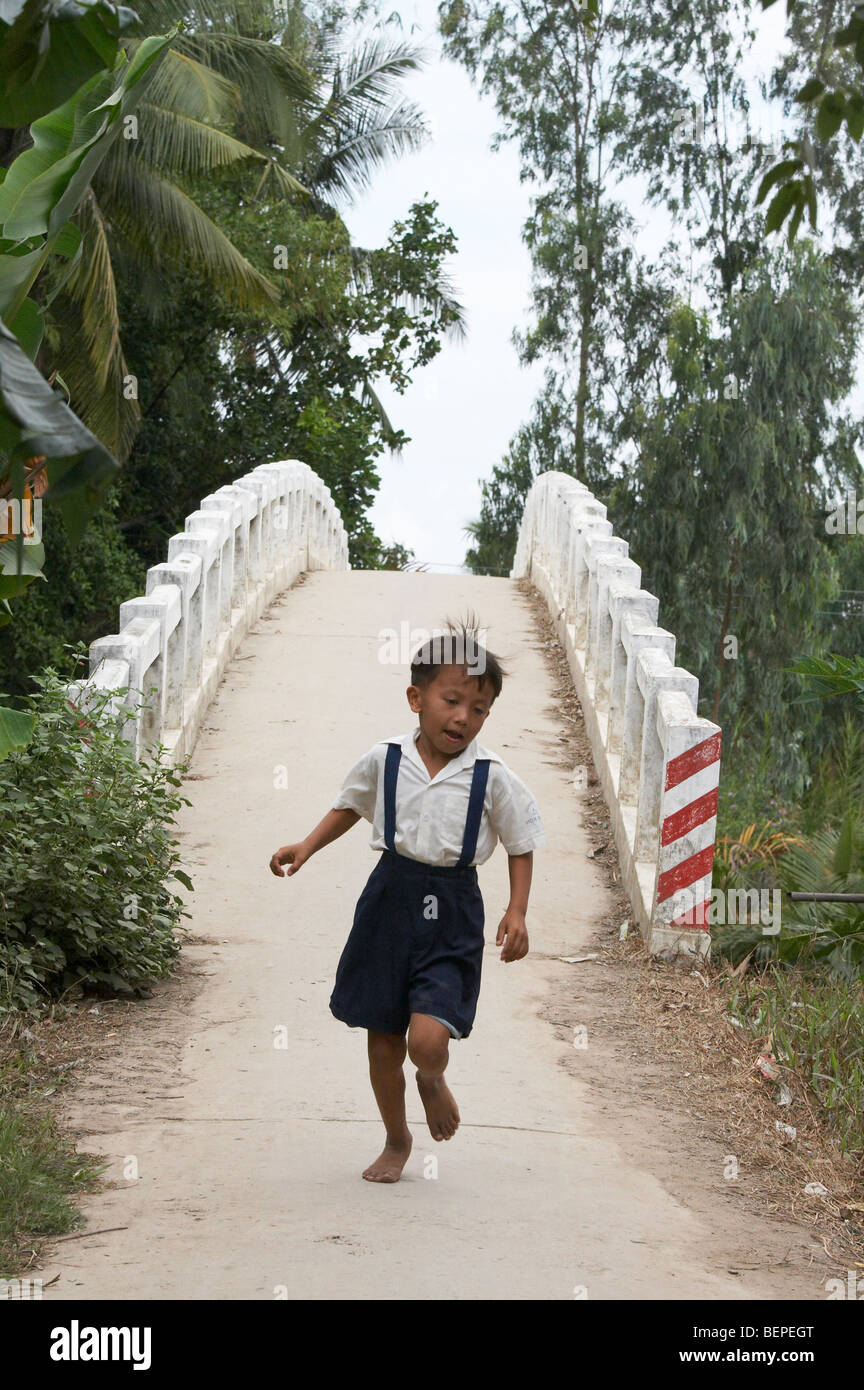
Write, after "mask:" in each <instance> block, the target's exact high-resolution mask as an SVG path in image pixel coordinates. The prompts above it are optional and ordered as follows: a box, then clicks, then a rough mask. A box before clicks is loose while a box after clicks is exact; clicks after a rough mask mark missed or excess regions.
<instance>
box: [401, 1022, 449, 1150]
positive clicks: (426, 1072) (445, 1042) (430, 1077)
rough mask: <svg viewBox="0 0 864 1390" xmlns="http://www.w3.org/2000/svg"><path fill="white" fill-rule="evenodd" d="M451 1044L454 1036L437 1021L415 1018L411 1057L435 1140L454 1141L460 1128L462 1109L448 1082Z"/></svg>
mask: <svg viewBox="0 0 864 1390" xmlns="http://www.w3.org/2000/svg"><path fill="white" fill-rule="evenodd" d="M449 1043H450V1034H449V1032H448V1031H447V1029H446V1028H445V1027H444V1024H443V1023H439V1022H438V1020H437V1018H431V1017H430V1015H429V1014H412V1015H411V1022H410V1024H409V1025H408V1056H409V1057H410V1058H411V1061H412V1062H413V1063H414V1065H415V1067H416V1068H417V1089H418V1091H419V1092H420V1099H421V1100H422V1102H423V1109H424V1110H425V1111H426V1119H427V1121H428V1124H429V1133H430V1134H431V1135H432V1138H433V1139H452V1138H453V1135H454V1134H455V1133H456V1130H457V1129H458V1127H459V1109H458V1107H457V1105H456V1102H455V1100H454V1099H453V1095H452V1093H451V1091H450V1088H449V1086H448V1085H447V1082H446V1081H445V1080H444V1070H445V1068H446V1066H447V1063H448V1062H449V1060H450V1052H449Z"/></svg>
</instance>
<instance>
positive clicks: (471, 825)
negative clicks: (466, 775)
mask: <svg viewBox="0 0 864 1390" xmlns="http://www.w3.org/2000/svg"><path fill="white" fill-rule="evenodd" d="M401 759H402V749H401V748H400V746H399V744H398V743H389V744H388V745H387V758H386V761H385V763H384V843H385V845H386V846H387V848H388V849H389V850H390V852H391V853H392V854H395V853H396V844H395V838H396V780H397V778H398V776H399V763H400V761H401ZM488 778H489V759H488V758H477V759H476V760H475V763H474V775H473V777H472V778H471V792H470V794H469V797H468V814H467V816H466V818H465V834H464V836H463V838H462V853H461V854H460V855H459V862H458V864H457V866H456V867H457V868H459V869H466V868H468V866H469V865H470V863H471V860H472V859H473V858H474V854H475V852H476V850H477V836H478V835H479V833H480V821H481V818H482V815H483V798H484V796H485V795H486V782H487V780H488Z"/></svg>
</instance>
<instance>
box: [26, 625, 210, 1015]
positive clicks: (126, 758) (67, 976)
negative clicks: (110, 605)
mask: <svg viewBox="0 0 864 1390" xmlns="http://www.w3.org/2000/svg"><path fill="white" fill-rule="evenodd" d="M78 655H79V659H80V660H85V654H84V652H83V649H82V648H79V649H78ZM35 679H36V682H37V685H38V687H39V688H38V691H37V692H36V693H35V694H34V695H31V696H29V697H28V700H27V703H28V706H29V707H30V708H31V709H32V710H33V711H34V713H35V714H36V729H35V734H34V738H33V741H32V743H31V744H30V746H29V748H28V749H27V750H26V751H25V752H23V753H22V752H13V753H11V754H10V755H9V756H8V757H7V758H6V759H5V760H4V762H2V763H0V853H2V859H3V867H4V876H3V889H2V898H0V972H2V975H0V1009H16V1008H31V1007H34V1006H35V1005H37V1004H38V1003H39V1002H40V1001H43V1000H44V999H45V998H46V997H48V996H50V995H55V994H57V993H59V992H61V991H62V992H65V991H68V990H70V989H73V988H76V987H81V988H84V989H87V990H95V991H97V992H100V991H101V992H111V993H115V992H120V993H124V994H136V993H140V992H141V990H142V989H144V988H146V986H147V985H148V984H149V983H151V982H152V981H153V980H154V979H156V978H159V977H162V976H164V975H166V974H167V973H168V972H169V970H170V968H171V963H172V962H173V960H174V959H175V957H176V955H177V953H178V951H179V949H180V944H179V940H178V939H177V936H176V935H175V931H176V930H178V929H179V930H182V928H181V927H180V918H181V917H184V916H189V913H188V912H186V911H185V909H184V907H183V900H182V898H181V896H180V895H179V894H177V893H174V892H172V891H171V889H170V887H169V880H170V879H171V878H176V879H180V880H181V881H182V882H183V883H184V884H185V885H186V887H187V888H191V886H192V885H191V883H190V881H189V879H188V877H187V876H186V874H185V873H184V872H183V871H182V869H180V868H179V867H178V866H179V864H180V857H179V855H178V854H177V852H176V844H177V841H176V840H175V839H174V838H173V837H172V835H171V833H170V832H171V826H172V822H173V818H174V815H175V813H176V812H177V810H178V809H179V807H180V805H181V804H186V805H188V804H189V803H188V801H187V799H186V798H185V797H183V796H181V795H180V794H179V792H178V791H177V788H179V787H180V785H181V781H180V777H179V776H178V774H177V771H175V770H173V769H171V768H170V767H167V766H165V765H164V764H162V763H160V762H159V761H158V759H156V758H155V757H150V756H149V755H145V756H144V757H142V759H141V760H140V761H138V762H136V760H135V758H134V755H133V752H132V749H131V745H129V744H128V743H126V742H125V741H124V739H123V738H122V733H121V729H122V718H123V714H122V712H120V713H114V712H113V711H112V709H111V707H110V696H109V694H108V693H105V692H101V693H99V694H97V695H95V696H94V699H93V704H92V707H91V709H90V711H89V712H88V715H86V716H83V715H81V713H80V712H79V710H78V709H77V708H75V707H74V706H73V705H72V704H71V702H70V701H69V700H68V699H67V696H66V689H65V682H64V681H62V680H61V679H60V677H59V676H58V675H57V673H56V671H54V670H53V669H51V668H49V669H48V670H47V671H45V672H44V673H43V674H41V675H39V676H37V677H36V678H35Z"/></svg>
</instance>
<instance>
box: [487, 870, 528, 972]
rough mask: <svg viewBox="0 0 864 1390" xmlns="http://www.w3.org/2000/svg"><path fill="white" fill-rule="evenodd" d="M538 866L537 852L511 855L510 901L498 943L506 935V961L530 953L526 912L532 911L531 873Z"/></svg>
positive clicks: (501, 924)
mask: <svg viewBox="0 0 864 1390" xmlns="http://www.w3.org/2000/svg"><path fill="white" fill-rule="evenodd" d="M533 869H534V851H533V850H528V852H527V854H508V856H507V872H508V873H509V875H510V901H509V903H508V904H507V911H506V912H505V913H504V916H503V917H502V918H501V922H500V924H499V926H498V935H497V937H496V938H495V945H496V946H500V945H501V943H502V941H504V938H505V937H506V938H507V940H506V944H505V946H504V949H503V951H502V952H501V959H502V960H504V961H510V960H521V959H522V957H523V956H527V954H528V929H527V927H526V926H525V914H526V912H527V911H528V894H529V893H530V891H531V874H532V872H533Z"/></svg>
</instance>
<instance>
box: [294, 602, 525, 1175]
mask: <svg viewBox="0 0 864 1390" xmlns="http://www.w3.org/2000/svg"><path fill="white" fill-rule="evenodd" d="M448 629H449V631H448V632H447V634H446V635H443V636H436V637H433V638H432V639H431V641H429V642H427V643H425V644H424V645H423V646H422V647H421V648H420V649H419V650H418V651H417V652H416V653H415V655H414V657H413V659H412V662H411V682H412V683H411V685H410V686H409V687H408V690H407V692H406V693H407V696H408V704H409V705H410V707H411V709H412V710H413V711H414V713H415V714H416V715H417V720H418V722H417V726H416V728H414V729H413V730H412V731H411V733H409V734H405V735H400V736H398V737H396V738H392V739H383V740H381V741H380V742H379V743H376V744H374V745H373V747H372V748H370V749H369V751H368V752H367V753H365V754H364V755H363V757H362V758H360V759H359V761H358V762H356V763H355V764H354V766H353V767H352V768H351V770H350V771H349V772H348V774H347V776H346V778H345V780H344V782H343V784H342V787H341V789H340V791H339V794H338V796H337V798H336V800H335V802H334V804H333V808H332V810H330V811H329V812H328V813H327V815H326V816H325V817H324V819H323V820H322V821H321V822H320V824H319V825H317V826H316V827H315V829H314V830H313V831H312V832H311V833H310V834H309V835H307V837H306V839H305V840H302V841H300V842H299V843H298V844H293V845H285V846H283V848H282V849H279V850H277V851H276V853H275V854H274V855H273V857H272V858H271V860H270V868H271V870H272V872H273V873H274V874H277V875H279V876H281V877H285V876H287V875H291V874H294V873H296V872H297V870H298V869H299V868H300V867H301V866H302V865H303V864H304V863H305V862H306V860H307V859H308V858H309V857H310V856H311V855H313V854H315V853H316V851H317V850H319V849H322V848H323V847H324V845H327V844H330V842H331V841H332V840H335V839H336V838H337V837H338V836H339V835H343V834H344V833H345V831H346V830H349V829H350V828H351V826H352V825H355V824H356V822H357V821H358V820H359V819H360V817H361V816H363V817H365V819H366V820H368V821H371V823H372V827H373V833H372V838H371V840H370V845H371V847H372V849H376V850H380V852H381V856H380V859H379V861H378V863H377V864H376V866H375V868H374V869H373V870H372V873H371V874H370V876H369V879H368V881H367V883H366V886H365V888H364V889H363V892H362V893H361V895H360V898H359V899H358V902H357V906H356V909H355V913H354V923H353V926H352V928H351V933H350V935H349V937H348V941H347V943H346V945H345V949H344V950H343V952H342V956H341V958H340V960H339V965H338V968H337V971H336V980H335V985H334V989H333V993H332V996H331V999H330V1010H331V1012H332V1013H333V1015H334V1016H335V1017H336V1018H338V1019H340V1020H341V1021H342V1022H344V1023H347V1024H348V1026H349V1027H352V1028H365V1029H366V1030H367V1032H368V1044H367V1045H368V1056H369V1075H370V1079H371V1082H372V1089H373V1091H374V1092H375V1099H376V1101H377V1102H378V1108H379V1110H380V1112H381V1118H382V1119H383V1121H384V1127H385V1131H386V1138H385V1144H384V1148H383V1150H382V1152H381V1153H380V1154H379V1156H378V1157H377V1158H376V1159H375V1162H374V1163H372V1164H370V1165H369V1167H368V1168H367V1169H365V1171H364V1173H363V1177H364V1178H366V1179H367V1180H368V1181H370V1182H383V1183H388V1182H398V1181H399V1178H400V1176H401V1173H402V1169H403V1168H404V1166H405V1163H406V1162H407V1160H408V1155H409V1154H410V1152H411V1143H412V1140H411V1133H410V1130H409V1129H408V1126H407V1123H406V1118H405V1075H404V1072H403V1070H402V1067H403V1063H404V1061H405V1054H406V1051H407V1053H408V1055H409V1057H410V1058H411V1061H412V1063H413V1064H414V1066H415V1067H416V1068H417V1071H416V1079H417V1087H418V1090H419V1092H420V1098H421V1100H422V1102H423V1108H424V1110H425V1111H426V1119H427V1121H428V1123H429V1130H430V1133H431V1134H432V1137H433V1139H438V1140H440V1139H452V1137H453V1135H454V1134H455V1133H456V1129H457V1126H458V1124H459V1110H458V1108H457V1105H456V1101H455V1100H454V1098H453V1095H452V1094H451V1092H450V1089H449V1087H448V1086H447V1083H446V1081H445V1080H444V1071H445V1069H446V1067H447V1063H448V1060H449V1053H448V1046H449V1041H450V1038H451V1037H453V1038H467V1037H468V1035H469V1033H470V1032H471V1028H472V1025H473V1023H474V1015H475V1011H476V1007H477V998H478V994H479V991H480V971H481V964H482V959H483V926H484V908H483V899H482V897H481V895H480V889H479V886H478V883H477V868H476V865H478V864H483V863H485V861H486V860H487V859H488V858H489V856H490V855H491V854H492V851H493V850H494V848H495V845H496V844H497V842H498V840H499V839H500V840H501V842H502V844H503V845H504V848H505V850H506V851H507V854H508V856H509V858H508V869H509V877H510V901H509V904H508V906H507V910H506V912H505V913H504V916H503V917H502V919H501V922H500V923H499V926H498V935H497V938H496V945H498V946H500V945H501V944H502V942H503V943H504V947H503V950H502V951H501V960H503V961H514V960H521V959H522V957H523V956H525V955H527V953H528V932H527V930H526V927H525V914H526V911H527V909H528V893H529V889H530V886H531V873H532V866H533V851H534V849H535V848H538V847H539V846H541V845H544V844H545V843H546V836H545V834H544V831H543V825H542V822H541V820H540V813H539V811H538V809H537V805H536V803H535V802H534V800H533V798H532V796H531V793H530V792H529V790H528V788H527V787H526V786H525V784H524V782H522V781H520V779H519V778H518V777H517V776H516V774H515V773H513V772H511V771H510V769H509V768H508V767H507V766H506V764H505V763H504V762H503V761H502V760H501V759H500V758H499V757H498V756H497V755H496V754H495V753H492V752H490V750H489V749H487V748H484V747H482V746H481V745H480V744H479V743H478V742H477V734H478V733H479V731H480V729H481V727H482V726H483V724H484V723H485V721H486V719H487V718H488V716H489V713H490V711H491V708H492V704H493V702H494V700H495V699H496V698H497V697H498V695H500V693H501V686H502V681H503V676H504V674H505V672H504V669H503V667H502V666H501V664H500V661H499V659H498V658H497V657H496V656H495V655H494V654H493V653H492V652H489V651H486V650H484V649H483V648H482V647H480V646H479V645H478V643H477V642H476V639H475V638H474V636H473V633H474V632H475V631H476V625H474V624H471V623H469V624H465V623H463V624H462V626H461V632H460V631H457V630H456V628H455V627H454V626H453V624H450V623H449V622H448ZM283 864H288V865H290V867H289V868H288V869H287V870H286V869H283V867H282V866H283ZM406 1035H407V1040H406Z"/></svg>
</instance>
